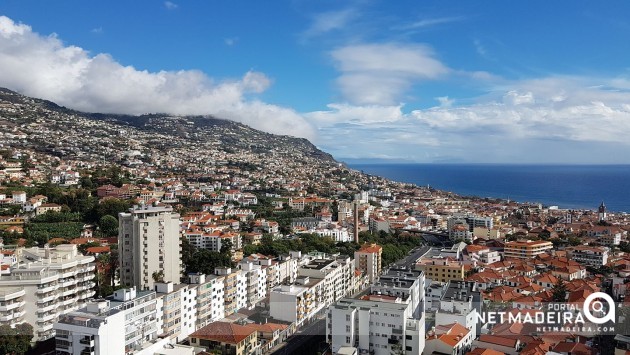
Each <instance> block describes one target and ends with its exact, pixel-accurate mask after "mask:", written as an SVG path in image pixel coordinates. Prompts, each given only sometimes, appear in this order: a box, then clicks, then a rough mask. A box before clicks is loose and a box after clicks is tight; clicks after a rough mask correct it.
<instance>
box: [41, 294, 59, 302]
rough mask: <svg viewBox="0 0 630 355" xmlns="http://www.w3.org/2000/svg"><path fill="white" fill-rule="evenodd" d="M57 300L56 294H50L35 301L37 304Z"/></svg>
mask: <svg viewBox="0 0 630 355" xmlns="http://www.w3.org/2000/svg"><path fill="white" fill-rule="evenodd" d="M56 299H57V294H56V293H52V294H49V295H44V297H41V298H40V299H38V300H37V303H40V304H41V303H48V302H51V301H54V300H56Z"/></svg>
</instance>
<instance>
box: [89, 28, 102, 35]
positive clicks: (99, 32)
mask: <svg viewBox="0 0 630 355" xmlns="http://www.w3.org/2000/svg"><path fill="white" fill-rule="evenodd" d="M90 32H92V33H95V34H101V33H103V27H96V28H93V29H92V30H90Z"/></svg>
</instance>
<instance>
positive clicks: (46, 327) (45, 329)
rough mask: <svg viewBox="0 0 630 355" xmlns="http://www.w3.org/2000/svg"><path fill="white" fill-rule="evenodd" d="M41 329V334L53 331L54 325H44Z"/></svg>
mask: <svg viewBox="0 0 630 355" xmlns="http://www.w3.org/2000/svg"><path fill="white" fill-rule="evenodd" d="M39 329H40V333H43V332H46V331H48V330H52V329H53V323H48V324H44V325H42V326H41V327H40V328H39Z"/></svg>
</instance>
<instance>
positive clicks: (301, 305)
mask: <svg viewBox="0 0 630 355" xmlns="http://www.w3.org/2000/svg"><path fill="white" fill-rule="evenodd" d="M322 285H323V281H322V280H310V279H309V278H308V277H303V278H300V279H298V280H297V282H296V283H295V284H292V285H284V284H283V285H280V286H278V287H276V288H274V289H273V290H271V293H270V295H269V315H270V316H271V317H273V318H275V319H278V320H282V321H286V322H291V323H296V324H297V325H300V324H302V323H303V322H304V321H306V320H308V319H310V318H312V317H313V316H314V315H315V314H316V313H317V312H319V311H320V310H321V309H323V308H324V303H323V301H322V300H323V297H322V288H323V287H322Z"/></svg>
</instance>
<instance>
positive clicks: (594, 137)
mask: <svg viewBox="0 0 630 355" xmlns="http://www.w3.org/2000/svg"><path fill="white" fill-rule="evenodd" d="M591 80H593V79H581V78H545V79H536V80H525V81H520V82H514V83H512V84H511V86H510V88H509V89H508V90H507V92H506V91H504V92H503V94H501V92H497V94H499V95H500V97H495V98H490V99H488V98H486V97H484V98H483V99H479V101H478V102H477V103H474V104H472V105H467V106H459V107H433V108H431V109H426V110H415V111H413V112H412V113H411V115H412V116H413V117H415V118H416V119H417V120H418V122H419V123H421V124H425V125H427V126H428V127H430V128H431V129H432V130H434V131H435V132H436V134H461V133H465V134H467V135H469V136H470V135H481V136H482V135H484V134H485V135H488V136H490V135H493V134H498V135H501V136H502V137H504V138H517V139H549V138H553V139H560V140H565V141H576V142H585V141H591V142H607V143H611V142H614V143H623V144H628V143H629V141H628V139H627V136H628V135H630V107H629V106H628V105H627V102H630V93H628V92H619V91H616V90H604V89H601V88H596V87H592V86H591V85H590V84H589V82H590V81H591ZM603 81H606V80H603ZM495 96H496V95H495ZM471 137H472V136H471Z"/></svg>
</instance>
